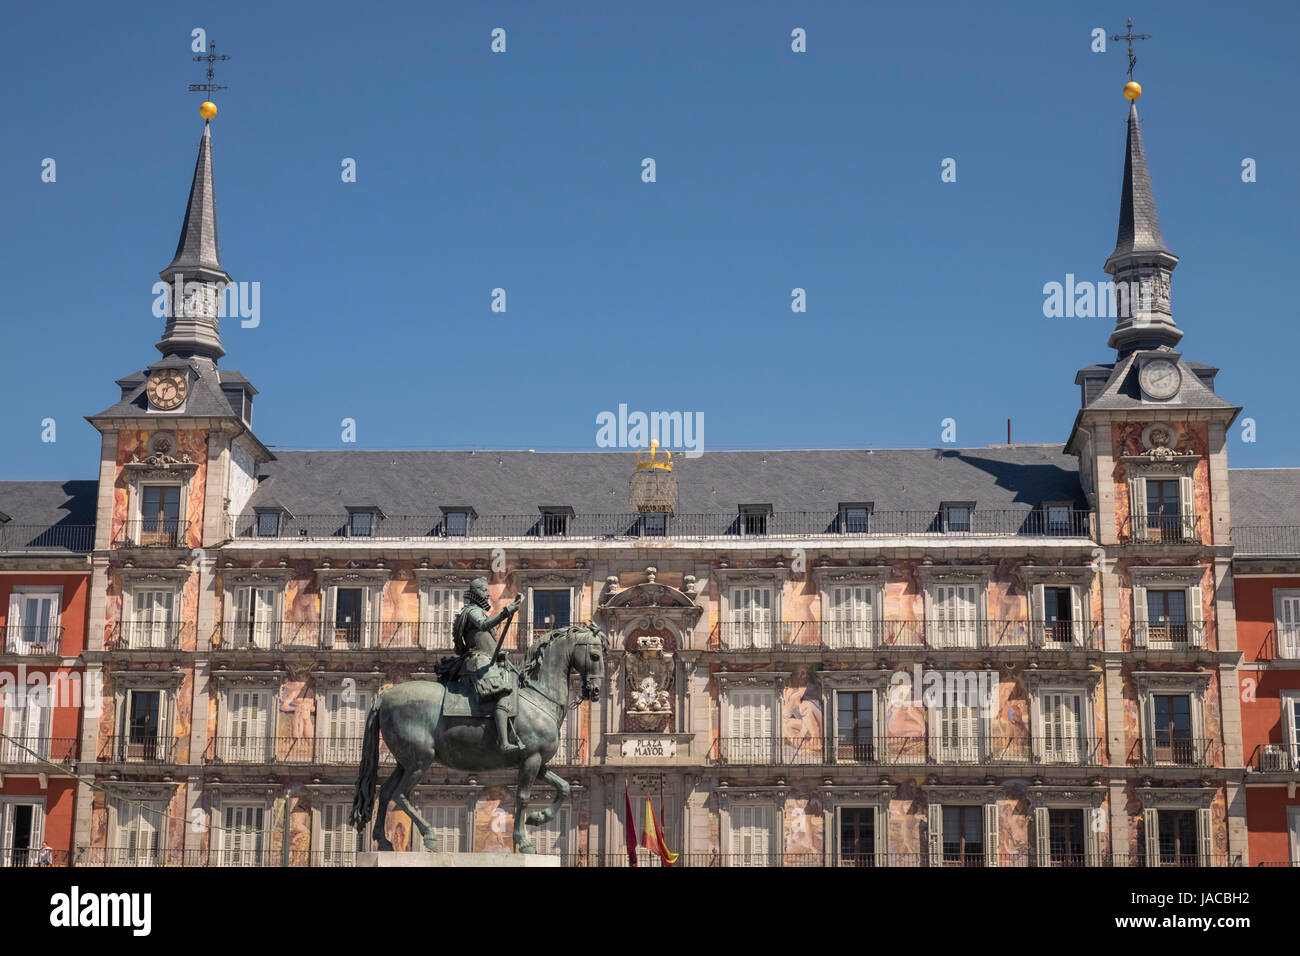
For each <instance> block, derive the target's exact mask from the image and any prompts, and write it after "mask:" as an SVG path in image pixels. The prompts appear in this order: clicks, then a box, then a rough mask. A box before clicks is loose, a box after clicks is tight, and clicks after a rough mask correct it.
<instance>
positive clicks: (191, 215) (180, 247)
mask: <svg viewBox="0 0 1300 956" xmlns="http://www.w3.org/2000/svg"><path fill="white" fill-rule="evenodd" d="M158 275H159V276H160V277H161V278H162V280H163V281H164V282H166V283H168V285H170V286H171V287H172V289H173V290H174V291H173V295H172V300H171V307H170V308H169V309H168V314H167V326H166V328H165V329H164V330H163V337H162V340H161V341H160V342H159V343H158V345H157V348H158V351H160V352H162V353H163V355H182V356H191V355H204V356H207V357H209V358H211V359H213V360H215V359H218V358H220V357H221V356H222V355H224V354H225V351H224V350H223V349H222V347H221V337H220V333H219V329H218V302H219V300H220V298H221V294H222V291H223V289H224V286H225V284H227V283H229V282H230V281H231V279H230V276H229V275H228V274H227V273H226V270H225V269H223V268H222V267H221V260H220V259H219V258H218V256H217V206H216V196H215V193H214V189H213V181H212V134H211V131H210V127H209V124H208V123H206V122H205V123H204V124H203V137H202V138H201V139H200V140H199V155H198V159H196V160H195V162H194V181H193V182H192V183H191V184H190V199H189V202H188V203H187V204H186V206H185V219H184V221H183V222H182V223H181V236H180V240H179V241H178V242H177V243H176V255H175V256H174V257H173V258H172V261H171V264H170V265H168V266H167V268H165V269H163V271H162V272H160V273H158ZM177 289H179V290H180V291H181V294H180V295H179V296H178V295H176V294H175V290H177Z"/></svg>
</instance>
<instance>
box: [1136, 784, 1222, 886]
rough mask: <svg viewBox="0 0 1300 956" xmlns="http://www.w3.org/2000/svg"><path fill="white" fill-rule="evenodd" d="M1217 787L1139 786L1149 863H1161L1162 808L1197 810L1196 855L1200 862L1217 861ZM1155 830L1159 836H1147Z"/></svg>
mask: <svg viewBox="0 0 1300 956" xmlns="http://www.w3.org/2000/svg"><path fill="white" fill-rule="evenodd" d="M1216 792H1217V791H1216V789H1215V788H1214V787H1140V788H1138V791H1137V795H1138V799H1139V800H1140V801H1141V803H1142V848H1143V851H1144V855H1145V859H1144V862H1145V863H1146V865H1147V866H1148V867H1160V866H1161V865H1162V864H1161V863H1160V841H1159V832H1160V820H1159V814H1160V811H1161V810H1195V811H1196V855H1197V861H1198V865H1200V866H1210V865H1211V864H1212V863H1213V861H1214V810H1213V803H1214V796H1215V793H1216ZM1153 832H1154V833H1155V834H1156V836H1157V838H1156V839H1155V840H1150V839H1148V837H1149V836H1150V834H1151V833H1153Z"/></svg>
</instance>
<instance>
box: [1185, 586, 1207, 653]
mask: <svg viewBox="0 0 1300 956" xmlns="http://www.w3.org/2000/svg"><path fill="white" fill-rule="evenodd" d="M1187 631H1188V633H1187V644H1188V646H1189V647H1204V646H1205V619H1204V616H1203V614H1202V610H1201V587H1200V585H1199V584H1195V585H1192V586H1191V587H1190V588H1188V589H1187Z"/></svg>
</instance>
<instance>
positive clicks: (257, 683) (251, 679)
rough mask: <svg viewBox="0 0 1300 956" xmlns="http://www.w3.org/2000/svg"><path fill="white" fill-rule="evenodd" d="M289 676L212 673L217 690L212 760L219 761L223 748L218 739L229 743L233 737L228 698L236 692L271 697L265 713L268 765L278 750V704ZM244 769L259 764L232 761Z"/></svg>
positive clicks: (268, 672)
mask: <svg viewBox="0 0 1300 956" xmlns="http://www.w3.org/2000/svg"><path fill="white" fill-rule="evenodd" d="M286 677H288V672H287V671H283V670H266V671H261V670H224V669H223V670H215V671H213V672H212V678H211V679H212V682H213V683H215V684H216V687H217V719H216V727H217V734H216V736H217V738H218V740H217V741H216V742H215V743H214V746H215V748H216V753H215V756H216V757H218V758H221V756H222V745H221V743H220V739H226V740H229V739H231V737H232V736H233V734H231V732H230V720H231V718H232V717H233V714H232V713H231V703H230V695H231V694H232V693H238V692H239V691H253V692H258V691H262V692H265V693H267V694H268V695H270V706H269V707H268V709H267V718H266V738H265V746H266V756H267V759H266V761H265V762H267V763H269V762H271V761H272V760H274V758H275V756H276V748H277V747H278V746H279V740H280V734H279V717H278V714H279V708H278V707H277V702H278V701H279V699H280V688H281V687H282V686H283V685H284V681H285V678H286ZM234 762H236V763H242V764H244V765H248V764H250V763H251V764H254V765H255V764H256V763H258V761H247V760H240V761H234Z"/></svg>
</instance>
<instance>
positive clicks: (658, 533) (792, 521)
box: [231, 509, 1092, 541]
mask: <svg viewBox="0 0 1300 956" xmlns="http://www.w3.org/2000/svg"><path fill="white" fill-rule="evenodd" d="M1091 527H1092V525H1091V512H1089V511H1068V512H1057V513H1052V514H1049V513H1048V512H1046V511H1043V510H1041V509H1038V510H1016V511H1012V510H1000V511H980V510H974V511H971V512H970V513H969V515H968V516H966V517H964V518H963V519H962V520H961V521H960V522H957V521H953V520H950V519H949V518H948V517H947V516H946V515H945V514H944V512H942V511H876V512H872V513H871V514H869V515H868V516H867V519H866V521H865V522H864V521H862V519H861V517H860V516H859V517H857V518H854V519H852V520H848V519H845V518H843V517H842V516H841V514H840V513H839V512H836V511H777V512H771V513H766V514H739V513H736V512H722V513H717V514H670V515H668V516H667V521H666V524H665V523H664V520H663V519H662V518H654V519H653V520H647V517H646V516H645V515H642V514H638V513H635V512H626V513H619V514H576V515H561V516H557V515H542V514H531V515H480V516H478V517H477V518H471V519H470V520H469V522H468V523H467V524H466V525H465V526H464V529H463V533H460V531H461V529H460V528H459V527H457V528H456V533H452V532H450V531H449V529H448V525H447V524H446V522H445V519H444V516H443V515H385V516H381V515H374V516H373V518H372V520H370V521H369V522H368V523H366V524H364V525H361V526H360V528H359V529H358V527H357V526H355V525H354V523H353V522H352V521H351V520H350V518H349V516H348V515H346V514H342V515H337V514H336V515H292V516H290V515H287V514H286V515H280V516H279V518H278V520H276V521H274V522H272V521H262V520H259V516H258V515H257V514H251V515H240V516H239V517H238V518H236V519H235V520H234V523H233V526H232V528H231V537H232V538H235V539H249V540H253V539H257V538H266V539H285V538H289V539H293V538H307V539H320V538H363V539H374V540H389V541H392V540H422V539H427V538H446V539H449V540H455V539H457V538H522V539H538V540H542V539H546V538H554V539H557V540H565V539H584V540H602V539H610V540H613V539H619V538H642V537H657V538H663V537H667V538H718V537H733V538H738V539H739V538H748V537H756V538H764V539H768V538H800V537H823V536H835V537H846V538H880V537H891V536H930V537H972V536H975V537H980V536H984V537H988V536H999V537H1004V536H1016V537H1022V536H1029V537H1088V536H1090V534H1091ZM360 531H364V532H365V533H360Z"/></svg>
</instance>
